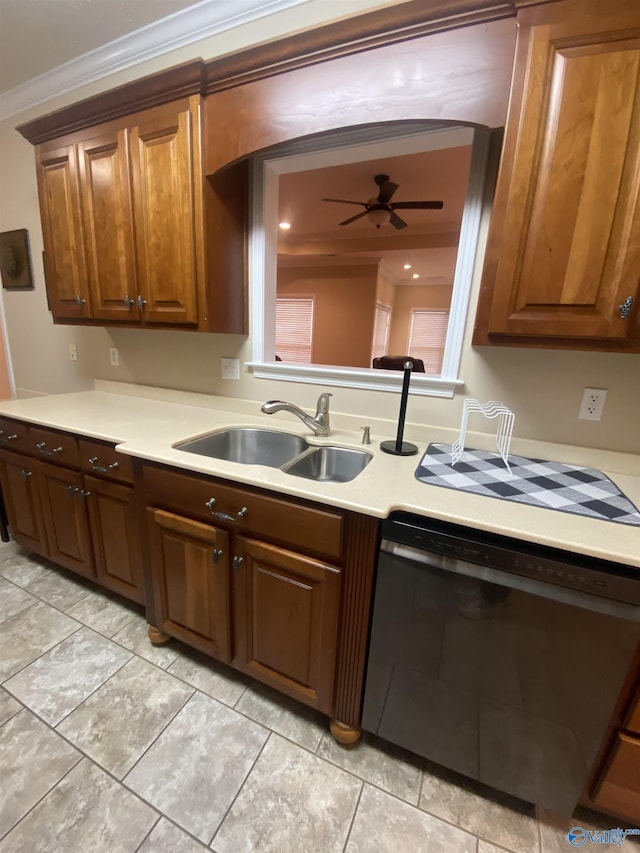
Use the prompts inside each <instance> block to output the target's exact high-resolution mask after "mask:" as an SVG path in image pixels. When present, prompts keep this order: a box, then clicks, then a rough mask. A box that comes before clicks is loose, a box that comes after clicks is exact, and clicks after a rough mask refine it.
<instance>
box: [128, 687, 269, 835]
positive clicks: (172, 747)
mask: <svg viewBox="0 0 640 853" xmlns="http://www.w3.org/2000/svg"><path fill="white" fill-rule="evenodd" d="M267 737H268V732H267V731H266V730H265V729H263V728H262V726H259V725H257V724H256V723H253V722H251V720H247V719H246V717H243V716H242V715H241V714H238V713H237V712H236V711H233V710H232V709H231V708H227V706H226V705H222V704H221V703H220V702H216V701H215V700H214V699H210V698H209V697H208V696H204V695H203V694H202V693H196V694H195V696H193V698H192V699H191V700H190V701H189V702H188V703H187V704H186V705H185V707H184V708H183V709H182V711H181V712H180V713H179V714H178V715H177V717H176V718H175V719H174V720H173V722H172V723H171V725H170V726H168V727H167V728H166V729H165V731H164V732H163V733H162V735H161V736H160V737H159V738H158V740H157V741H156V742H155V743H154V744H153V746H152V747H151V749H149V751H148V752H147V753H146V754H145V755H144V756H143V757H142V758H141V759H140V761H139V762H138V763H137V764H136V766H135V767H134V768H133V770H132V771H131V772H130V773H129V774H128V776H127V777H126V779H125V784H126V785H128V786H129V787H130V788H132V789H133V790H134V791H136V792H137V793H139V794H140V796H141V797H144V799H145V800H147V801H148V802H150V803H151V804H152V805H153V806H155V807H156V808H157V809H158V810H160V811H162V812H163V814H165V815H167V816H168V817H169V818H171V820H173V821H175V822H176V823H177V824H179V825H180V826H182V827H184V829H186V830H187V831H188V832H190V833H192V834H193V835H195V836H196V837H197V838H199V839H200V840H201V841H203V842H204V843H205V844H206V843H208V841H209V840H210V838H211V836H212V835H213V833H214V832H215V830H216V829H217V827H218V825H219V823H220V821H221V820H222V818H223V817H224V815H225V812H226V811H227V809H228V808H229V806H230V805H231V803H232V802H233V799H234V797H235V796H236V794H237V793H238V790H239V788H240V786H241V785H242V783H243V781H244V779H245V777H246V775H247V773H248V772H249V771H250V769H251V767H252V765H253V762H254V761H255V759H256V757H257V756H258V754H259V752H260V750H261V749H262V746H263V745H264V743H265V741H266V739H267Z"/></svg>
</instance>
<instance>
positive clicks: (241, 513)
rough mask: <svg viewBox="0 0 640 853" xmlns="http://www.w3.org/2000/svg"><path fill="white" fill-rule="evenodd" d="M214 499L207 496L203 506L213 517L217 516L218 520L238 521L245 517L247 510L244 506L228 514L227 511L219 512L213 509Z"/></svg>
mask: <svg viewBox="0 0 640 853" xmlns="http://www.w3.org/2000/svg"><path fill="white" fill-rule="evenodd" d="M215 505H216V499H215V498H209V500H208V501H205V506H206V507H207V509H208V510H209V512H210V513H211V515H212V516H213V517H214V518H217V519H218V520H219V521H240V519H241V518H245V517H246V515H247V513H248V512H249V510H248V509H247V508H246V506H243V507H242V508H241V509H239V510H238V512H237V513H236V514H235V515H229V513H228V512H219V511H218V510H216V509H215Z"/></svg>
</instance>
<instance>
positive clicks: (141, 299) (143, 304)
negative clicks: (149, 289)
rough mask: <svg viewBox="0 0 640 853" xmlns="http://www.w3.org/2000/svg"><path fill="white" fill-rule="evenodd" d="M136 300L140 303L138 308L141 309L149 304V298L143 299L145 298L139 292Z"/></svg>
mask: <svg viewBox="0 0 640 853" xmlns="http://www.w3.org/2000/svg"><path fill="white" fill-rule="evenodd" d="M136 302H137V303H138V308H139V309H140V310H141V311H142V309H143V308H144V306H145V305H146V304H147V300H146V299H143V298H142V296H140V294H138V295H137V296H136Z"/></svg>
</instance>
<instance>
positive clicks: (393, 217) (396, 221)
mask: <svg viewBox="0 0 640 853" xmlns="http://www.w3.org/2000/svg"><path fill="white" fill-rule="evenodd" d="M389 222H390V223H391V224H392V225H393V227H394V228H398V229H400V228H406V227H407V223H406V222H405V221H404V219H400V217H399V216H398V214H397V213H394V212H393V210H392V211H391V214H390V216H389Z"/></svg>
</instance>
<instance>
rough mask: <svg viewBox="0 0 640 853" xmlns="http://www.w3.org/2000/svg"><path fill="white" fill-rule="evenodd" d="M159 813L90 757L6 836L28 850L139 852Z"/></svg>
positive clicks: (11, 844)
mask: <svg viewBox="0 0 640 853" xmlns="http://www.w3.org/2000/svg"><path fill="white" fill-rule="evenodd" d="M157 819H158V815H157V813H156V812H154V810H153V809H152V808H150V807H149V806H148V805H147V804H146V803H143V802H142V801H141V800H139V799H138V797H136V796H135V795H134V794H132V793H131V791H127V790H126V788H124V787H123V786H122V785H120V784H119V783H118V782H116V781H115V780H114V779H112V778H111V777H110V776H108V775H107V774H106V773H105V772H104V771H103V770H101V769H100V768H99V767H96V766H95V764H92V763H91V762H90V761H88V760H87V759H84V760H83V761H81V762H80V764H78V765H77V767H74V769H73V770H72V771H71V772H70V773H69V774H68V775H67V776H66V777H65V778H64V779H63V780H62V781H61V782H60V783H59V784H58V785H56V787H55V788H54V789H53V790H52V791H51V792H50V793H49V794H48V795H47V796H46V797H45V798H44V799H43V800H42V801H41V802H39V803H38V805H37V806H36V807H35V808H34V809H33V810H32V811H31V812H30V813H29V814H28V815H27V816H26V817H25V819H24V820H23V821H21V822H20V823H19V824H18V826H17V827H16V828H15V829H14V830H13V831H12V832H11V833H10V834H9V835H8V836H7V838H5V840H4V842H3V844H4V846H3V848H2V849H3V850H5V849H6V851H7V853H8V851H12V853H13V851H16V853H17V851H25V853H26V851H28V853H53V851H55V852H56V853H58V851H60V853H62V851H64V853H88V851H90V853H134V851H135V850H137V848H138V846H139V845H140V843H141V842H142V841H143V839H144V838H145V836H146V835H147V833H148V832H149V830H150V829H151V827H152V826H153V824H154V823H155V821H156V820H157Z"/></svg>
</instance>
